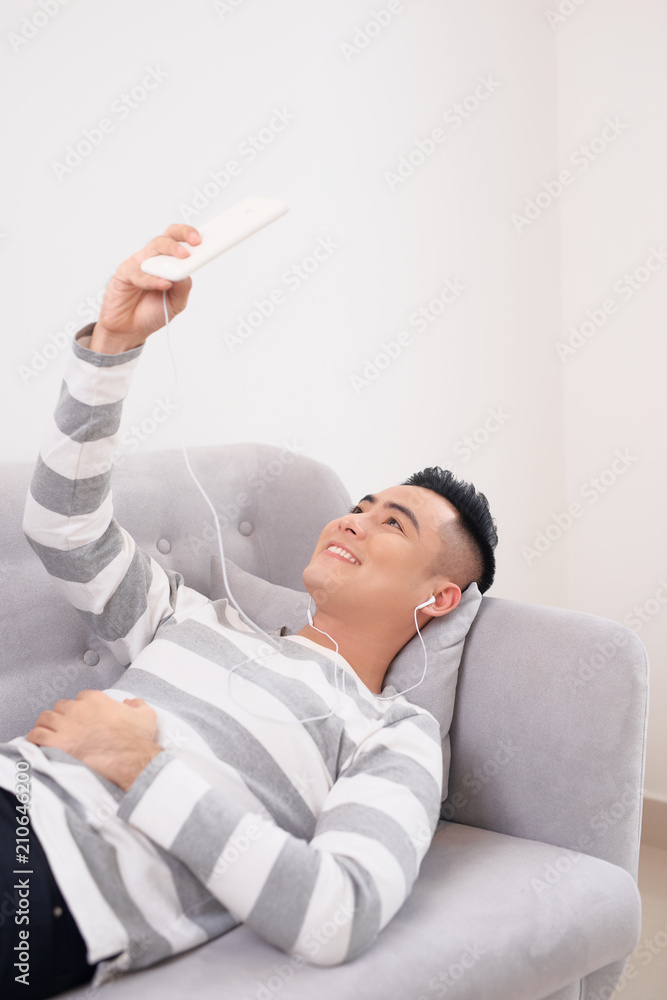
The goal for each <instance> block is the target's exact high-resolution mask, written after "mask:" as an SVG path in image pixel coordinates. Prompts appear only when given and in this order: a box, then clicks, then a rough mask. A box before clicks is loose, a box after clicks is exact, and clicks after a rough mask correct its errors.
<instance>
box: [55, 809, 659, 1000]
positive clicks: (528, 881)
mask: <svg viewBox="0 0 667 1000" xmlns="http://www.w3.org/2000/svg"><path fill="white" fill-rule="evenodd" d="M640 931H641V902H640V896H639V892H638V890H637V886H636V884H635V881H634V879H633V878H632V877H631V876H630V875H629V874H628V872H626V871H625V870H624V869H623V868H619V867H618V866H616V865H612V864H610V863H609V862H607V861H601V860H600V859H599V858H595V857H591V856H590V855H587V854H580V853H577V852H574V851H569V850H566V849H563V848H561V847H557V846H554V845H551V844H543V843H540V842H539V841H534V840H522V839H520V838H518V837H510V836H507V835H506V834H501V833H493V832H491V831H488V830H482V829H479V828H477V827H472V826H463V825H461V824H458V823H447V822H444V821H443V822H441V823H440V825H439V827H438V829H437V831H436V834H435V837H434V839H433V844H432V845H431V848H430V850H429V852H428V854H427V855H426V857H425V859H424V861H423V863H422V867H421V871H420V873H419V877H418V879H417V882H416V884H415V887H414V889H413V892H412V894H411V895H410V896H409V897H408V899H407V900H406V902H405V904H404V905H403V907H402V908H401V910H399V912H398V913H397V914H396V916H395V917H394V919H393V920H392V921H391V923H390V924H389V925H388V926H387V927H386V928H385V930H384V931H383V932H382V933H381V934H380V936H379V937H378V939H377V940H376V941H375V943H374V944H373V945H372V947H371V948H369V949H368V951H366V952H365V953H364V954H363V955H361V956H360V957H359V958H358V959H356V960H355V961H353V962H350V963H348V964H346V965H341V966H336V967H333V968H320V967H317V966H314V965H309V964H306V963H305V962H302V961H301V960H299V959H297V958H295V957H291V956H289V955H287V954H285V953H284V952H281V951H279V950H277V949H276V948H273V947H272V946H271V945H269V944H267V943H266V942H264V941H263V940H262V939H261V938H259V937H258V936H257V935H256V934H255V933H254V932H253V931H251V930H250V929H249V928H248V927H246V926H243V925H241V926H239V927H237V928H235V929H234V930H232V931H230V932H229V933H228V934H225V935H223V936H222V937H220V938H217V939H216V940H215V941H212V942H210V943H208V944H206V945H203V946H202V947H200V948H196V949H193V950H192V951H190V952H188V953H187V954H184V955H179V956H176V958H174V959H169V960H168V961H166V962H164V963H162V964H160V965H157V966H154V967H153V968H151V969H147V970H145V971H141V972H136V973H132V974H130V975H128V976H127V977H121V978H119V979H118V980H117V981H116V982H115V983H112V984H110V985H109V986H106V987H105V994H104V995H105V997H107V998H108V1000H140V998H141V997H144V996H159V997H160V1000H187V998H190V997H197V1000H220V997H221V996H229V997H234V998H236V1000H274V998H275V997H279V998H280V1000H312V998H313V997H317V998H318V1000H348V998H349V1000H386V998H387V997H391V1000H435V998H438V997H447V1000H542V998H547V997H550V996H551V995H552V994H555V995H556V996H557V997H558V1000H570V996H569V994H570V991H569V990H568V986H569V985H570V984H578V982H579V980H580V979H581V978H582V977H583V976H585V975H587V973H589V972H592V971H593V970H595V969H598V968H601V967H603V966H605V965H607V964H609V963H610V962H613V961H615V960H616V959H619V958H623V957H625V956H626V955H628V954H630V953H631V952H632V951H633V949H634V947H635V945H636V944H637V942H638V940H639V936H640ZM326 932H327V928H326V926H325V927H323V930H322V933H323V934H324V935H326ZM316 947H317V945H316V942H314V943H313V948H316ZM578 995H579V989H578V986H575V985H573V986H572V996H573V997H578ZM69 996H70V998H71V1000H85V997H86V993H85V988H82V989H81V990H78V991H74V992H72V993H70V994H69Z"/></svg>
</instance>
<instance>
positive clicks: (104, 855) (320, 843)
mask: <svg viewBox="0 0 667 1000" xmlns="http://www.w3.org/2000/svg"><path fill="white" fill-rule="evenodd" d="M199 240H200V237H199V234H198V233H197V231H196V230H195V229H193V228H192V227H190V226H187V225H181V224H176V225H173V226H170V227H169V228H168V229H167V230H166V232H165V234H164V235H163V236H160V237H157V238H156V239H154V240H152V241H151V242H150V243H148V244H147V246H146V247H144V249H143V250H141V251H139V252H138V253H136V254H133V255H132V256H131V257H130V258H129V259H128V260H126V261H124V262H123V264H121V265H120V267H119V268H118V270H117V271H116V273H115V274H114V276H113V278H112V279H111V281H110V283H109V286H108V288H107V290H106V293H105V297H104V300H103V302H102V305H101V308H100V316H99V320H98V321H97V322H96V323H95V324H90V325H89V326H88V327H85V328H84V329H83V330H81V331H79V333H78V334H77V335H76V337H75V339H74V342H73V345H72V350H73V354H72V357H71V358H70V360H69V363H68V368H67V370H66V372H65V377H64V381H63V386H62V391H61V394H60V398H59V401H58V404H57V407H56V411H55V416H54V424H53V426H52V427H51V428H50V430H49V433H48V435H47V437H46V439H45V441H44V444H43V446H42V449H41V452H40V457H39V459H38V463H37V466H36V469H35V473H34V476H33V479H32V483H31V487H30V494H29V496H28V498H27V502H26V509H25V518H24V530H25V533H26V536H27V539H28V541H29V542H30V544H31V546H32V547H33V549H34V550H35V552H36V553H37V555H38V556H39V558H40V559H41V560H42V562H43V563H44V565H45V567H46V569H47V571H48V572H49V573H50V574H51V576H53V578H54V580H55V581H56V582H57V583H58V585H59V587H60V589H61V590H62V592H63V593H64V594H65V596H66V597H67V598H68V600H70V601H71V603H72V604H73V605H74V606H75V607H76V608H77V609H78V611H79V612H80V614H81V615H82V616H83V618H84V620H85V621H86V622H87V624H88V625H89V626H90V627H91V628H92V629H93V630H94V631H95V632H96V634H97V635H98V636H99V637H100V639H101V640H103V641H104V642H105V643H107V644H108V646H109V648H110V649H111V650H112V651H113V652H114V654H115V655H116V656H117V658H118V660H119V662H120V663H121V664H123V665H127V669H126V671H125V672H124V674H123V676H122V677H121V678H120V680H119V681H118V682H117V683H116V684H114V685H113V686H112V687H111V688H109V689H107V690H106V691H105V692H99V691H83V692H80V693H79V695H77V697H76V699H62V700H60V701H58V702H57V703H56V704H55V705H54V707H53V709H52V710H46V711H44V712H42V713H41V715H40V716H39V718H38V719H37V720H36V723H35V727H34V728H33V729H32V730H31V732H30V733H28V735H27V737H20V738H17V739H16V740H13V741H11V742H10V743H5V744H2V745H0V807H2V808H0V817H1V816H3V815H4V826H3V821H2V820H0V830H3V831H4V833H2V834H1V837H2V838H3V839H1V840H0V843H1V844H3V845H4V846H3V847H2V852H3V853H2V859H3V860H2V863H3V866H4V867H3V873H4V874H5V875H6V876H7V877H9V878H14V877H16V878H18V876H14V875H13V874H12V873H13V872H14V868H15V867H16V862H15V849H14V847H13V843H14V840H13V839H12V838H13V837H14V827H15V825H16V820H15V819H13V818H12V816H13V814H14V813H15V812H16V811H17V810H22V812H21V817H22V819H21V822H24V823H25V822H27V820H26V818H25V817H26V808H25V807H24V806H22V805H21V803H23V802H24V801H25V800H26V796H24V795H23V794H22V793H20V792H17V789H19V788H20V789H25V782H26V781H27V778H26V774H28V773H29V784H30V796H29V798H30V816H29V820H30V824H29V825H30V827H31V828H32V840H31V843H30V850H31V865H33V866H34V868H35V871H36V872H37V875H36V876H35V878H37V879H38V881H37V885H36V886H35V885H33V886H32V887H31V889H32V892H33V897H35V898H36V899H37V903H36V904H35V905H36V906H37V912H35V910H34V909H33V925H32V926H33V931H34V933H33V938H32V940H31V941H29V942H28V943H26V941H28V939H27V938H25V937H22V938H21V939H20V940H19V939H18V938H17V936H16V935H17V933H18V930H17V929H15V930H14V940H13V941H12V940H11V938H12V935H11V934H6V935H4V937H3V941H4V944H3V946H2V947H3V949H4V950H3V951H2V953H1V958H0V969H1V972H0V977H1V979H0V981H1V982H2V986H3V996H14V995H16V996H26V997H46V996H52V995H53V994H54V993H56V992H58V991H59V990H62V989H65V988H68V987H70V986H72V985H74V984H76V983H80V982H85V981H87V980H89V979H90V978H91V977H92V976H93V975H94V973H95V969H96V968H98V971H97V975H95V980H94V985H98V984H101V983H103V982H105V981H106V980H107V979H109V978H111V977H112V976H113V975H114V974H115V973H117V972H121V971H125V970H132V969H138V968H142V967H145V966H148V965H151V964H154V963H155V962H157V961H160V960H161V959H163V958H166V957H168V956H170V955H173V954H176V953H178V952H181V951H184V950H186V949H189V948H192V947H194V946H196V945H198V944H201V943H203V942H205V941H208V940H210V939H211V938H213V937H216V936H218V935H220V934H222V933H225V932H226V931H227V930H229V929H231V928H232V927H234V926H236V925H237V924H238V923H239V922H245V923H247V924H249V926H250V927H251V928H252V929H253V930H254V931H255V932H256V933H257V934H259V935H260V936H261V937H263V938H264V939H265V940H266V941H268V942H269V943H270V944H272V945H274V946H275V947H276V948H279V949H282V950H283V951H284V952H286V953H288V954H290V955H291V956H292V958H291V960H290V961H291V962H292V963H293V965H294V967H297V966H298V964H303V962H310V963H313V964H317V965H322V966H327V965H336V964H339V963H342V962H346V961H349V960H351V959H353V958H355V957H356V956H357V955H359V954H361V953H362V952H363V951H364V950H366V949H367V948H368V947H369V946H370V945H371V944H372V943H373V941H374V940H375V939H376V937H377V935H378V934H379V933H380V931H381V930H382V929H383V928H384V927H385V926H386V925H387V923H388V922H389V921H390V920H391V918H392V917H393V916H394V914H395V913H396V912H397V910H398V909H399V908H400V907H401V905H402V904H403V902H404V901H405V899H406V898H407V896H408V895H409V893H410V891H411V889H412V886H413V884H414V881H415V879H416V877H417V874H418V872H419V867H420V864H421V862H422V859H423V857H424V855H425V853H426V851H427V849H428V847H429V845H430V842H431V838H432V836H433V833H434V830H435V827H436V825H437V822H438V815H439V809H440V798H441V790H442V756H441V745H440V741H441V734H440V731H439V726H438V724H437V722H436V720H435V719H434V718H433V717H432V716H431V715H430V713H428V712H427V711H425V710H424V709H421V708H419V707H417V706H415V705H413V704H411V703H410V702H409V701H407V700H406V699H405V698H403V697H391V696H390V697H387V692H384V694H383V692H382V683H383V679H384V675H385V673H386V671H387V669H388V667H389V665H390V663H391V661H392V660H393V658H394V657H395V656H396V654H397V653H398V651H399V650H400V649H401V648H402V647H403V646H404V645H405V643H406V642H408V640H409V639H410V638H411V637H412V636H413V635H414V632H415V627H414V622H415V617H414V613H415V609H416V608H417V607H418V605H422V604H425V602H427V601H430V599H431V598H434V600H433V601H432V602H431V603H429V604H428V606H427V607H425V608H423V609H421V610H419V612H418V622H419V624H420V626H423V625H425V624H427V623H428V622H429V621H430V620H431V619H432V618H436V617H441V616H442V615H445V614H448V613H449V612H450V611H452V610H453V609H454V608H455V607H456V606H457V604H458V602H459V600H460V598H461V592H462V591H463V590H465V588H466V587H467V586H468V585H469V584H470V583H471V582H472V581H473V580H474V581H476V582H477V583H478V586H479V587H480V590H481V591H482V592H484V591H485V590H486V589H488V587H489V586H490V585H491V582H492V580H493V575H494V571H495V561H494V553H493V550H494V547H495V545H496V542H497V536H496V533H495V527H494V524H493V521H492V519H491V516H490V513H489V510H488V505H487V503H486V498H485V497H484V496H483V495H482V494H477V493H476V492H475V490H474V487H472V486H470V485H469V484H465V483H460V482H457V481H456V480H454V479H453V477H452V476H451V475H450V474H449V473H443V472H442V470H440V469H437V468H435V469H428V470H425V471H424V472H423V473H418V474H416V475H415V476H413V477H412V478H411V480H408V481H407V482H406V483H403V484H401V485H399V486H395V487H392V488H389V489H385V490H382V491H380V492H378V493H377V494H374V495H373V494H370V495H368V496H366V497H364V498H363V499H362V500H360V501H359V504H358V505H357V506H355V507H353V508H352V510H351V511H349V512H348V513H346V514H344V515H343V516H341V517H338V518H335V519H334V520H333V521H331V522H330V523H329V524H327V525H326V526H325V527H324V529H323V530H322V533H321V535H320V538H319V539H318V542H317V544H316V546H315V550H314V552H313V555H312V558H311V560H310V563H309V564H308V566H307V567H306V569H305V570H304V573H303V579H304V583H305V585H306V588H307V590H308V591H309V592H310V594H311V596H312V595H316V599H315V604H316V608H315V614H314V617H313V619H312V625H311V624H306V625H304V627H303V628H302V629H301V631H300V632H299V633H297V634H296V635H283V634H282V631H283V630H280V634H279V632H278V630H276V631H275V632H274V633H273V634H272V639H273V641H274V644H275V645H274V647H273V648H272V647H269V645H268V643H267V642H266V641H265V639H263V638H262V637H261V636H258V635H257V634H256V633H255V632H254V631H253V630H252V629H250V628H249V626H248V625H247V624H246V623H244V622H243V621H242V619H241V618H240V616H239V615H238V613H237V612H236V611H235V610H234V608H233V607H231V606H230V604H229V603H228V602H227V601H226V600H222V601H216V602H211V601H210V600H209V599H208V598H206V597H205V596H204V595H202V594H199V593H198V592H196V591H194V590H192V589H191V588H189V587H187V586H186V585H185V583H184V580H183V577H182V576H181V574H179V573H177V572H174V571H171V570H164V569H162V568H161V567H160V566H159V564H158V563H156V562H155V561H154V560H153V559H152V558H151V557H150V556H149V555H148V554H147V553H145V552H143V551H142V550H140V549H138V548H137V546H136V545H135V543H134V540H133V539H132V538H131V537H130V536H129V535H128V533H127V532H126V531H125V530H124V529H123V528H122V527H120V526H119V525H118V523H117V522H116V520H115V518H114V516H113V509H112V496H111V492H110V477H111V470H112V464H113V451H114V444H115V440H116V434H117V431H118V426H119V423H120V418H121V410H122V403H123V400H124V398H125V395H126V393H127V391H128V388H129V384H130V381H131V376H132V373H133V371H134V369H135V368H136V366H137V364H138V360H139V356H140V354H141V353H142V351H143V345H144V343H145V341H146V340H147V338H148V337H149V336H150V334H151V333H153V332H155V331H156V330H158V329H160V328H161V327H162V325H163V322H164V313H163V294H162V293H163V291H166V293H167V303H168V310H169V316H170V318H172V317H173V316H175V315H177V314H178V313H179V312H181V311H182V310H183V309H184V308H185V305H186V303H187V299H188V296H189V293H190V289H191V285H192V282H191V279H190V278H187V279H185V280H184V281H179V282H174V283H172V282H169V281H167V280H165V279H160V278H156V277H153V276H150V275H147V274H144V272H143V271H141V269H140V264H141V262H142V261H143V260H144V259H145V258H146V257H148V256H152V255H155V254H159V253H166V254H172V255H174V256H177V257H182V256H185V255H187V254H188V252H189V251H188V250H187V249H186V248H185V247H183V246H182V245H181V242H187V243H189V244H190V245H193V246H194V245H196V244H197V243H198V242H199ZM179 241H180V242H179ZM445 494H446V495H445ZM447 497H450V499H448V498H447ZM336 647H337V648H336ZM232 672H233V677H232ZM343 685H344V687H343ZM19 773H20V774H21V775H22V776H23V777H21V779H20V781H21V782H23V784H17V780H18V779H17V774H19ZM14 792H17V796H18V797H17V798H15V797H14V795H13V793H14ZM3 810H4V812H3ZM10 839H12V846H11V848H10V846H9V845H10ZM10 884H11V883H10ZM20 884H21V883H19V885H20ZM21 892H22V890H21V888H20V887H16V886H15V905H16V915H17V917H18V916H19V915H20V907H21V905H22V904H21V899H20V896H21ZM33 902H34V900H33ZM35 921H36V922H35ZM28 948H29V949H30V951H29V956H30V960H31V963H32V964H30V963H28V962H24V964H28V965H30V968H31V969H32V973H31V975H32V979H30V978H29V977H28V978H25V977H24V978H23V979H20V975H19V973H17V968H16V967H18V969H19V972H20V971H21V963H20V962H18V963H17V962H16V961H15V959H16V952H18V955H19V957H20V956H23V958H24V959H25V958H26V957H27V955H28ZM21 949H23V950H21ZM15 966H16V967H15ZM28 983H29V985H28Z"/></svg>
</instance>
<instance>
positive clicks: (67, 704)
mask: <svg viewBox="0 0 667 1000" xmlns="http://www.w3.org/2000/svg"><path fill="white" fill-rule="evenodd" d="M73 704H74V703H73V701H72V699H71V698H59V699H58V701H57V702H56V703H55V705H54V706H53V711H54V712H58V713H59V714H61V715H65V714H66V712H68V711H69V709H70V708H71V707H72V705H73Z"/></svg>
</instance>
